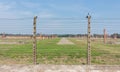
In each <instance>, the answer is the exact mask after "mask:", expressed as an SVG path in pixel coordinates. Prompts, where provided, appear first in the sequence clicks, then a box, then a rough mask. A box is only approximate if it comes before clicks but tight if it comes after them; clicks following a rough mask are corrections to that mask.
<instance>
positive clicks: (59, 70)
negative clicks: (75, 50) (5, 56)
mask: <svg viewBox="0 0 120 72" xmlns="http://www.w3.org/2000/svg"><path fill="white" fill-rule="evenodd" d="M0 72H120V66H82V65H0Z"/></svg>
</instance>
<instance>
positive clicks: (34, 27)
mask: <svg viewBox="0 0 120 72" xmlns="http://www.w3.org/2000/svg"><path fill="white" fill-rule="evenodd" d="M36 19H37V16H35V17H34V21H33V63H34V64H37V52H36V48H37V41H36Z"/></svg>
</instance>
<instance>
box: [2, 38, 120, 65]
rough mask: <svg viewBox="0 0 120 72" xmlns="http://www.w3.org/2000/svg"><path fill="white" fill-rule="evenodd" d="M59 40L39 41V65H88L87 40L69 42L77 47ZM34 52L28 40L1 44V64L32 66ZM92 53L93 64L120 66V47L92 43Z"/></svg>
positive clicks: (97, 42)
mask: <svg viewBox="0 0 120 72" xmlns="http://www.w3.org/2000/svg"><path fill="white" fill-rule="evenodd" d="M59 40H60V38H56V39H45V40H38V41H37V62H38V63H39V64H86V56H87V41H86V39H79V41H78V40H77V39H75V38H70V39H69V40H70V41H72V42H74V43H75V45H57V42H59ZM6 41H11V40H6ZM12 41H15V40H12ZM16 41H19V40H16ZM22 41H24V40H22ZM25 41H26V40H25ZM32 50H33V49H32V41H31V40H27V43H26V44H16V45H15V44H13V45H7V44H6V45H5V44H4V45H2V44H0V64H14V63H15V64H32V61H33V60H32V59H33V58H32V57H33V54H32V53H33V52H32ZM91 53H92V61H91V62H92V64H106V65H120V45H110V44H103V43H102V41H99V40H98V41H94V42H93V41H92V43H91Z"/></svg>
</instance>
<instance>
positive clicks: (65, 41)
mask: <svg viewBox="0 0 120 72" xmlns="http://www.w3.org/2000/svg"><path fill="white" fill-rule="evenodd" d="M57 44H58V45H65V44H69V45H73V44H74V43H73V42H71V41H70V40H68V39H66V38H62V39H61V40H60V41H59V42H58V43H57Z"/></svg>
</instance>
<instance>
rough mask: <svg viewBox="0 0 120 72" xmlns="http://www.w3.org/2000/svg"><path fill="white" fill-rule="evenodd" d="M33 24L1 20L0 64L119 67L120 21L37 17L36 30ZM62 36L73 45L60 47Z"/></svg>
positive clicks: (22, 20)
mask: <svg viewBox="0 0 120 72" xmlns="http://www.w3.org/2000/svg"><path fill="white" fill-rule="evenodd" d="M33 21H34V20H33V18H31V17H30V18H15V19H9V18H0V25H1V26H0V32H1V35H0V45H1V46H0V49H1V50H0V63H18V64H19V63H20V64H21V63H23V64H27V63H28V64H29V63H33V62H34V64H37V63H40V64H41V63H44V64H49V63H50V64H51V63H52V64H91V65H92V64H93V65H96V64H103V65H120V63H119V61H120V53H119V51H120V40H119V34H120V32H119V31H120V30H119V23H120V18H98V19H97V18H91V20H90V22H88V20H87V18H39V17H38V18H37V22H36V27H35V26H34V27H33V24H35V23H33ZM88 24H90V26H91V27H88ZM88 28H90V33H89V32H88V33H87V31H88V30H89V29H88ZM35 29H36V32H35V31H33V30H35ZM33 34H34V35H33ZM88 34H89V36H88ZM33 36H34V37H33ZM35 37H36V38H35ZM61 37H66V38H67V39H69V40H70V41H72V42H73V43H74V45H57V42H58V41H59V40H60V39H61ZM87 37H88V38H89V37H90V39H89V40H88V42H87ZM33 39H34V42H33ZM33 43H34V44H33ZM89 43H90V44H89ZM87 44H89V45H87ZM32 45H33V46H32ZM88 47H89V49H88ZM35 49H36V50H35ZM87 50H88V51H87ZM89 51H90V52H89ZM88 52H89V53H88Z"/></svg>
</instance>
